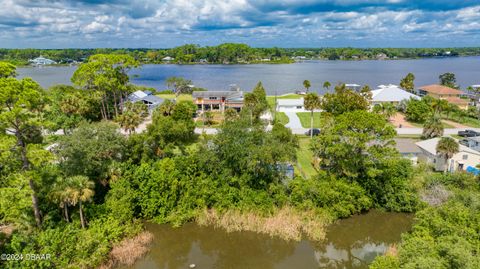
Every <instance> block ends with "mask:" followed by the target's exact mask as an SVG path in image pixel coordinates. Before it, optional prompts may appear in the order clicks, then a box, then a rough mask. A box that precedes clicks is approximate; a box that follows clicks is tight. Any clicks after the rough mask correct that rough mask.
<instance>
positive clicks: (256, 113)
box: [244, 82, 268, 122]
mask: <svg viewBox="0 0 480 269" xmlns="http://www.w3.org/2000/svg"><path fill="white" fill-rule="evenodd" d="M244 103H245V107H246V108H247V109H248V111H249V112H250V116H251V121H252V122H253V121H254V120H255V121H258V119H259V118H260V116H261V115H262V114H263V112H265V111H266V110H267V109H268V102H267V94H266V92H265V89H264V88H263V85H262V82H258V83H257V85H256V86H255V88H253V90H252V92H251V93H246V94H245V98H244Z"/></svg>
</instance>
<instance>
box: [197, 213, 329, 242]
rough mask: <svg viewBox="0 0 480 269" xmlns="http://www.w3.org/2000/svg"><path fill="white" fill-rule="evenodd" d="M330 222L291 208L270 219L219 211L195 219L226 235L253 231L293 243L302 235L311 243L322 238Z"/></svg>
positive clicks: (320, 215)
mask: <svg viewBox="0 0 480 269" xmlns="http://www.w3.org/2000/svg"><path fill="white" fill-rule="evenodd" d="M331 221H332V220H331V218H330V217H329V216H328V214H325V213H319V212H313V211H299V210H295V209H293V208H291V207H284V208H282V209H279V210H277V211H276V212H275V213H273V214H271V215H270V216H262V215H259V214H258V213H254V212H240V211H239V210H227V211H225V212H219V211H218V210H215V209H209V210H205V211H204V212H203V213H202V214H200V215H199V216H198V217H197V223H199V224H200V225H212V226H214V227H220V228H223V229H225V230H227V232H234V231H252V232H258V233H264V234H268V235H270V236H278V237H280V238H282V239H285V240H296V241H299V240H301V239H302V235H305V236H306V237H308V238H309V239H312V240H322V239H324V238H325V230H326V226H327V225H328V224H329V223H331Z"/></svg>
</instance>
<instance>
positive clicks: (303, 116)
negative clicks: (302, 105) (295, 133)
mask: <svg viewBox="0 0 480 269" xmlns="http://www.w3.org/2000/svg"><path fill="white" fill-rule="evenodd" d="M310 114H311V113H310V112H298V113H297V116H298V118H300V123H301V124H302V127H303V128H310ZM321 115H322V113H321V112H313V128H320V123H321V120H322V117H321Z"/></svg>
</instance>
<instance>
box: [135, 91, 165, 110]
mask: <svg viewBox="0 0 480 269" xmlns="http://www.w3.org/2000/svg"><path fill="white" fill-rule="evenodd" d="M128 100H129V101H130V102H133V103H135V102H142V103H144V104H145V105H147V107H148V109H149V110H153V109H154V108H156V107H157V106H159V105H161V104H162V103H163V99H162V98H160V97H158V96H155V95H153V94H152V92H150V91H135V92H133V93H132V94H130V95H129V96H128Z"/></svg>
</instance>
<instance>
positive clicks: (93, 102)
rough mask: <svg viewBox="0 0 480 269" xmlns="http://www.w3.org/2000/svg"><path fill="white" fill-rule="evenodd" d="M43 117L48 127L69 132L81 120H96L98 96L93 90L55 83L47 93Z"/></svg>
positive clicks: (97, 115)
mask: <svg viewBox="0 0 480 269" xmlns="http://www.w3.org/2000/svg"><path fill="white" fill-rule="evenodd" d="M47 98H48V107H47V108H46V111H45V118H46V119H47V121H48V124H49V125H48V127H49V129H52V130H54V131H56V130H63V132H64V133H65V134H67V133H70V132H71V131H72V130H73V129H74V128H75V127H77V126H78V124H79V123H80V122H81V121H92V120H98V119H99V118H100V117H101V116H100V114H99V113H98V110H97V107H98V106H99V105H100V96H98V94H96V93H95V92H91V91H84V90H78V89H76V88H74V87H72V86H68V85H56V86H53V87H51V88H50V89H49V90H48V93H47Z"/></svg>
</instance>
